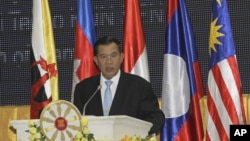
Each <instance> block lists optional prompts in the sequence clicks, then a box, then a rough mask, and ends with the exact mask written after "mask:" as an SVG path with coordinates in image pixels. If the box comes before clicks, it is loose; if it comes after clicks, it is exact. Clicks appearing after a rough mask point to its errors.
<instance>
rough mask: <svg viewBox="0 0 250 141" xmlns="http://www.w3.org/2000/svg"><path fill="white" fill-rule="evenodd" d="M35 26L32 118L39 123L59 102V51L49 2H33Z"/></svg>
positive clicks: (32, 60) (33, 32) (32, 54)
mask: <svg viewBox="0 0 250 141" xmlns="http://www.w3.org/2000/svg"><path fill="white" fill-rule="evenodd" d="M32 24H33V29H32V51H31V55H30V56H31V62H32V65H31V67H32V68H31V75H32V96H31V105H30V118H31V119H38V118H40V114H41V111H42V110H43V108H44V107H45V106H46V105H47V104H49V103H50V102H51V101H55V100H58V99H59V98H58V97H59V92H58V72H57V61H56V49H55V43H54V34H53V28H52V22H51V16H50V9H49V4H48V0H33V21H32Z"/></svg>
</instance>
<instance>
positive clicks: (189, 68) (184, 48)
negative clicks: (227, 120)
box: [161, 0, 204, 141]
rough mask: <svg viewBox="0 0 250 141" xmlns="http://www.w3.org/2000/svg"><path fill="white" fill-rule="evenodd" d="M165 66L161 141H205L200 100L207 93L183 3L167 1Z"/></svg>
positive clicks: (181, 0) (173, 0)
mask: <svg viewBox="0 0 250 141" xmlns="http://www.w3.org/2000/svg"><path fill="white" fill-rule="evenodd" d="M167 12H168V14H167V28H166V51H165V55H164V63H163V65H164V66H163V67H164V68H163V82H162V110H163V112H164V114H165V124H164V126H163V128H162V131H161V141H202V140H203V138H204V131H203V126H202V118H201V111H200V105H199V100H200V99H201V97H202V96H203V94H204V90H203V85H202V79H201V74H200V66H199V62H198V59H197V52H196V46H195V41H194V35H193V32H192V27H191V25H190V22H189V17H188V13H187V10H186V7H185V3H184V0H168V11H167Z"/></svg>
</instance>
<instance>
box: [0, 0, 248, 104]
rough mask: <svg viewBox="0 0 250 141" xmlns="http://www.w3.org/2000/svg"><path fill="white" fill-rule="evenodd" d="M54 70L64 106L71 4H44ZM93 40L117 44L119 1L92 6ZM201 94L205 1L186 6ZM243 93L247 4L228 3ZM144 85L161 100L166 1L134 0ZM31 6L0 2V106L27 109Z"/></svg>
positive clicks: (24, 0)
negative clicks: (142, 43)
mask: <svg viewBox="0 0 250 141" xmlns="http://www.w3.org/2000/svg"><path fill="white" fill-rule="evenodd" d="M49 4H50V9H51V16H52V22H53V28H54V35H55V46H56V53H57V60H58V70H59V91H60V99H63V100H68V101H70V97H71V86H72V74H73V52H74V40H75V21H76V14H77V11H76V8H77V0H49ZM92 5H93V14H94V20H95V27H96V32H97V33H96V35H97V38H99V37H101V36H104V35H113V36H116V37H117V38H118V39H120V40H121V41H122V39H123V35H124V33H123V18H124V1H123V0H92ZM186 5H187V10H188V13H189V16H190V20H191V24H192V27H193V31H194V34H195V42H196V47H197V50H198V57H199V60H200V63H201V71H202V72H201V73H202V77H203V81H204V87H205V89H206V84H207V76H208V56H209V50H208V44H209V43H208V39H209V29H210V21H211V11H212V9H211V0H186ZM228 6H229V13H230V16H231V24H232V31H233V35H234V39H235V46H236V50H237V52H236V55H237V59H238V64H239V70H240V75H241V81H242V86H243V93H245V94H248V93H250V74H249V73H250V67H249V66H250V48H249V45H250V34H249V33H250V24H249V23H250V16H249V7H250V1H249V0H240V1H237V0H228ZM140 7H141V16H142V20H143V28H144V34H145V38H146V44H147V53H148V59H149V60H148V61H149V73H150V81H151V82H152V85H153V90H154V92H155V94H156V95H157V96H158V97H161V89H162V71H163V55H164V50H165V28H166V27H165V26H166V8H167V0H140ZM31 30H32V0H1V1H0V106H8V105H29V104H30V97H31V70H30V50H31Z"/></svg>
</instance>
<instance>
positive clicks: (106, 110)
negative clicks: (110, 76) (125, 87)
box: [103, 80, 113, 116]
mask: <svg viewBox="0 0 250 141" xmlns="http://www.w3.org/2000/svg"><path fill="white" fill-rule="evenodd" d="M112 83H113V82H112V81H110V80H108V81H105V84H106V85H107V88H106V90H105V93H104V103H103V112H104V116H108V114H109V110H110V106H111V103H112V94H111V89H110V85H111V84H112Z"/></svg>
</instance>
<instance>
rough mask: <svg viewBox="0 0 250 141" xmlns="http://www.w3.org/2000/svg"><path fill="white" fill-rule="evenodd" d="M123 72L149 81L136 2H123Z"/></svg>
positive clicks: (132, 0) (131, 0)
mask: <svg viewBox="0 0 250 141" xmlns="http://www.w3.org/2000/svg"><path fill="white" fill-rule="evenodd" d="M123 52H124V56H125V57H124V61H123V70H124V71H125V72H128V73H131V74H136V75H139V76H141V77H143V78H144V79H146V80H148V81H149V71H148V57H147V50H146V43H145V38H144V32H143V27H142V20H141V14H140V6H139V1H138V0H125V19H124V46H123Z"/></svg>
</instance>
